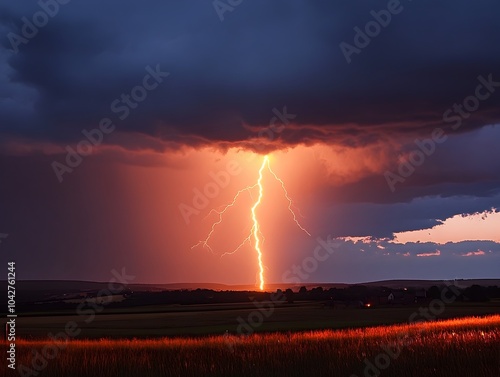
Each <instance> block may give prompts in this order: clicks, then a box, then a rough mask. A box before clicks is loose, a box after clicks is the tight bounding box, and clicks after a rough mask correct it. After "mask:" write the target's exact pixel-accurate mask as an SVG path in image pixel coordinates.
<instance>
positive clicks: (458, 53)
mask: <svg viewBox="0 0 500 377" xmlns="http://www.w3.org/2000/svg"><path fill="white" fill-rule="evenodd" d="M402 6H403V11H401V12H400V13H399V14H396V15H393V16H392V18H393V19H392V21H391V22H390V23H389V25H388V26H387V27H386V28H384V29H383V30H382V31H381V33H380V35H378V36H377V37H376V38H374V39H373V40H372V41H371V42H370V44H369V45H368V46H367V47H366V48H364V49H362V51H361V53H360V54H359V55H356V54H355V55H352V63H351V64H347V62H346V59H345V57H344V55H343V54H342V51H341V49H340V48H339V44H340V43H341V42H347V43H350V44H353V39H354V35H355V32H354V30H353V28H354V27H355V26H359V27H360V28H363V27H364V25H365V24H366V23H367V22H368V21H370V20H372V16H371V15H370V11H371V10H375V11H379V10H381V9H385V8H386V7H387V2H385V1H383V2H377V3H376V4H375V3H373V2H340V1H339V2H322V3H319V2H306V1H298V0H295V1H285V0H281V1H275V2H272V3H270V2H267V1H251V2H250V1H248V2H244V3H242V4H241V5H239V6H238V7H237V8H236V9H234V10H233V12H230V13H229V12H228V13H226V14H225V15H224V18H225V19H224V22H221V21H220V19H219V17H218V16H217V13H216V11H215V10H214V7H213V6H212V3H211V2H209V1H207V2H182V3H180V2H165V1H151V2H148V3H147V4H143V3H138V2H131V1H130V2H126V3H124V2H123V1H109V2H106V3H101V2H97V1H90V2H89V1H87V2H78V1H72V2H70V3H68V4H67V5H64V6H61V8H60V11H59V13H58V14H57V15H56V16H55V17H54V18H53V19H51V20H50V21H49V23H48V24H47V26H45V27H43V28H41V29H40V31H39V33H38V34H37V35H36V36H35V37H34V38H33V39H32V40H30V41H29V43H27V44H26V45H24V44H21V45H20V46H19V50H20V51H19V53H17V54H12V55H8V54H3V55H1V56H2V58H3V59H2V65H3V66H2V69H1V70H0V72H2V73H3V74H4V77H3V78H2V83H6V84H7V83H8V85H10V86H11V87H12V88H14V86H15V88H16V91H17V94H16V95H15V96H16V98H17V99H22V100H21V101H20V102H19V101H18V104H17V105H16V106H14V107H12V106H7V104H6V102H5V100H4V101H2V103H1V104H0V116H1V119H2V124H1V125H0V127H1V131H2V132H3V133H4V134H15V135H20V136H25V137H30V138H40V139H51V140H64V141H67V140H77V139H79V138H81V130H82V129H83V128H89V127H95V126H96V125H97V122H98V121H99V120H100V119H101V118H102V117H105V116H110V115H111V116H113V115H114V114H112V113H111V112H110V103H111V102H112V101H113V100H114V99H116V98H118V97H119V96H120V95H121V93H128V92H129V91H130V89H131V88H133V87H134V86H135V85H137V84H138V83H140V81H141V79H142V77H143V76H144V67H146V66H147V65H152V66H154V65H156V64H160V66H161V67H162V68H163V69H164V70H167V71H169V72H170V73H171V76H170V77H169V78H168V80H167V81H166V82H165V83H164V84H162V85H161V87H159V88H158V89H157V90H156V91H155V92H154V93H150V95H149V96H148V98H147V100H146V101H144V102H143V103H141V104H140V106H139V107H138V108H137V109H135V110H134V111H133V112H132V115H131V116H130V117H128V118H127V119H126V120H124V121H123V122H121V123H120V124H119V127H120V130H121V131H134V132H139V133H145V134H150V135H154V136H157V135H162V137H163V138H164V139H167V140H179V141H181V142H185V143H193V144H200V143H204V142H206V143H210V142H211V141H241V140H245V139H246V138H247V137H248V136H249V131H248V129H246V128H244V127H243V125H245V124H246V125H257V126H266V125H267V124H268V123H269V119H270V117H271V116H272V113H271V110H272V108H274V107H278V108H280V107H281V106H284V105H286V106H287V107H288V109H289V110H290V111H291V112H293V113H294V114H298V116H297V118H296V120H295V121H294V122H295V123H296V125H302V126H314V127H322V128H324V129H326V128H330V130H329V131H328V133H326V134H325V133H323V132H318V128H314V127H311V128H309V127H305V128H302V129H301V128H300V127H298V128H295V129H294V128H292V127H290V129H288V130H285V131H284V132H283V133H282V134H281V138H282V139H283V140H284V142H285V143H292V144H294V143H300V142H304V141H307V142H314V141H316V140H324V139H327V140H328V141H329V142H337V143H339V142H340V143H346V144H356V143H359V144H364V143H370V142H372V141H374V140H376V139H377V138H378V136H379V135H380V133H383V132H384V131H386V132H391V133H393V134H396V135H397V134H399V133H408V132H418V131H422V129H431V128H433V127H435V126H436V125H439V124H440V123H441V119H442V114H443V112H444V111H445V110H446V109H447V108H449V107H450V106H451V105H452V104H453V103H454V102H459V101H462V99H463V98H465V97H466V96H468V95H471V94H474V89H475V87H476V85H477V77H478V76H479V75H483V76H485V77H486V76H487V75H488V74H490V73H491V74H492V77H493V78H494V79H496V80H497V81H500V68H499V67H500V64H499V63H500V52H499V49H498V42H499V38H500V24H499V23H498V22H497V19H496V15H497V14H498V11H499V10H500V6H499V5H498V3H497V2H495V1H482V2H476V3H474V4H471V3H470V2H467V1H445V2H440V3H436V2H434V1H419V2H402ZM37 10H38V6H37V5H36V3H31V4H25V3H24V2H23V3H19V2H16V3H12V4H8V5H4V6H3V9H2V16H1V18H0V21H1V22H2V31H3V34H4V35H5V36H6V35H7V33H8V32H15V33H19V32H20V28H21V26H22V22H21V17H22V16H26V17H28V18H29V17H30V16H32V15H33V13H34V12H35V11H37ZM3 45H4V47H6V48H9V49H10V48H11V46H10V43H9V41H8V40H7V38H4V39H3ZM6 75H7V77H8V79H6V77H5V76H6ZM23 90H24V91H25V93H26V94H23V93H21V92H20V91H23ZM33 91H34V92H35V93H34V94H33ZM6 96H7V97H8V96H9V94H7V95H6V94H4V95H3V98H4V99H5V98H6ZM11 96H14V94H11ZM23 101H24V102H23ZM499 103H500V94H499V95H497V96H495V95H493V96H492V97H491V98H490V99H488V100H487V101H484V102H483V103H481V106H480V110H479V111H478V112H476V113H475V114H474V115H473V116H472V117H470V118H469V119H467V121H466V122H465V124H464V127H463V128H462V130H463V129H466V128H468V127H472V126H483V125H484V124H487V123H494V122H497V121H498V119H499V115H500V112H499V111H498V104H499ZM115 116H116V115H115ZM346 125H351V126H346ZM354 125H357V128H356V127H352V126H354ZM380 125H382V126H383V127H377V128H376V130H375V131H370V132H368V131H367V130H368V129H370V127H371V129H372V130H374V129H375V128H374V126H380ZM277 145H278V144H277Z"/></svg>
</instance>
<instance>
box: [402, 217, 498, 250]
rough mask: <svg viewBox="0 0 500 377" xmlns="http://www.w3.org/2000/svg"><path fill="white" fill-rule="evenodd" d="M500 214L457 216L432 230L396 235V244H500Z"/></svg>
mask: <svg viewBox="0 0 500 377" xmlns="http://www.w3.org/2000/svg"><path fill="white" fill-rule="evenodd" d="M499 225H500V212H496V211H485V212H482V213H475V214H470V215H465V216H464V215H455V216H453V217H450V218H448V219H446V220H444V221H443V222H442V223H441V224H439V225H436V226H434V227H432V228H430V229H421V230H414V231H409V232H400V233H395V234H394V243H402V244H406V243H412V242H434V243H437V244H441V245H443V244H446V243H448V242H455V243H456V242H462V241H493V242H497V243H498V242H500V233H499V232H498V228H499Z"/></svg>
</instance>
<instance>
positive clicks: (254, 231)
mask: <svg viewBox="0 0 500 377" xmlns="http://www.w3.org/2000/svg"><path fill="white" fill-rule="evenodd" d="M266 167H267V170H269V172H270V173H271V175H272V176H273V177H274V178H275V179H276V180H277V181H278V182H279V183H280V184H281V188H282V189H283V192H284V195H285V198H286V199H287V200H288V210H289V211H290V213H291V214H292V216H293V221H294V222H295V224H296V225H297V226H298V227H299V228H300V229H301V230H302V231H303V232H305V233H306V234H307V235H308V236H310V235H311V234H310V233H309V232H308V231H307V230H306V229H305V228H304V227H303V226H302V225H301V224H300V223H299V221H298V220H297V216H296V215H295V212H294V211H293V209H292V206H293V202H292V199H291V198H290V196H289V195H288V192H287V190H286V188H285V183H284V182H283V180H282V179H280V178H279V177H278V176H277V175H276V173H275V172H274V171H273V170H272V169H271V165H270V163H269V156H265V157H264V159H263V161H262V164H261V166H260V168H259V177H258V179H257V182H256V183H255V184H253V185H252V186H247V187H245V188H243V189H241V190H239V191H238V192H237V193H236V195H235V196H234V198H233V200H232V201H231V203H229V204H227V205H226V206H224V207H223V208H222V210H215V209H212V210H211V211H210V212H209V214H208V215H210V214H211V213H216V214H217V215H218V217H219V218H218V220H217V221H215V222H214V223H213V224H212V227H211V228H210V232H209V233H208V235H207V237H206V238H205V239H204V240H202V241H199V242H198V243H197V244H196V245H193V246H192V247H191V249H193V248H195V247H198V246H202V247H204V248H207V249H208V250H210V251H211V252H213V249H212V247H211V246H210V244H209V241H210V238H211V237H212V235H213V233H214V232H215V228H216V227H217V225H219V224H220V223H222V217H223V214H224V213H225V212H226V211H227V210H228V209H230V208H231V207H233V206H234V205H235V204H236V201H237V199H238V197H239V196H240V195H241V194H242V193H243V192H245V191H246V192H248V193H249V194H250V195H251V190H252V189H254V188H256V187H258V190H259V194H258V197H257V199H256V200H255V202H254V204H253V206H252V208H251V218H252V228H251V230H250V234H249V235H248V236H247V237H246V238H245V239H244V240H243V241H242V242H241V243H240V244H239V245H238V246H237V247H236V249H234V250H233V251H231V252H225V253H224V254H222V255H221V257H223V256H225V255H229V254H234V253H236V252H237V251H238V250H239V249H241V248H242V247H243V245H245V243H247V242H250V241H251V239H252V238H253V246H254V249H255V251H256V253H257V262H258V266H259V288H260V290H264V284H265V279H264V264H263V261H262V256H263V253H262V250H261V245H262V242H263V240H264V237H263V235H262V234H261V231H260V224H259V220H258V218H257V213H256V212H257V207H259V205H260V204H261V202H262V198H263V197H264V185H263V183H262V179H263V176H264V175H263V172H264V169H265V168H266ZM208 215H207V216H208Z"/></svg>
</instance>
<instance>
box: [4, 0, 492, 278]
mask: <svg viewBox="0 0 500 377" xmlns="http://www.w3.org/2000/svg"><path fill="white" fill-rule="evenodd" d="M499 11H500V5H499V4H498V2H496V1H493V0H491V1H487V0H484V1H479V2H474V3H471V2H468V1H464V0H459V1H456V0H455V1H451V0H447V1H441V2H435V1H431V0H428V1H425V0H420V1H408V0H402V1H401V2H399V1H397V0H391V1H388V2H387V1H380V2H368V1H330V2H319V1H306V0H302V1H299V0H287V1H285V0H277V1H263V0H255V1H254V0H252V1H247V0H243V1H226V0H221V1H213V2H212V1H205V2H195V1H183V2H174V1H149V2H147V3H140V2H133V1H117V0H116V1H106V2H98V1H93V0H92V1H85V2H83V1H77V0H72V1H67V0H66V1H62V0H61V1H60V2H56V1H55V0H53V1H50V0H47V1H46V2H44V1H40V2H39V3H36V2H29V3H28V2H9V3H8V4H6V3H5V2H4V3H2V4H0V38H1V47H0V214H1V216H0V233H1V234H3V236H0V237H2V238H0V241H1V244H0V249H2V250H0V255H1V261H7V260H11V259H15V260H16V262H17V264H18V266H17V272H18V274H19V278H21V279H22V278H24V279H78V280H99V281H106V280H107V279H109V278H110V277H111V275H110V271H111V269H113V268H116V269H118V268H121V267H126V269H127V271H130V272H131V273H132V274H134V275H135V276H136V279H137V282H145V283H153V282H155V283H168V282H218V283H227V284H236V283H237V284H253V283H255V281H256V257H255V250H254V249H253V248H252V243H251V242H247V243H246V244H244V245H243V247H242V248H241V249H239V250H238V252H237V253H234V254H231V255H225V256H223V257H221V255H222V254H224V253H226V252H231V251H232V250H234V249H235V248H236V247H237V246H238V245H239V244H240V242H241V241H242V240H244V239H245V237H247V235H248V233H249V231H250V230H251V227H252V224H251V221H250V217H249V215H250V208H251V207H252V204H253V202H254V200H255V198H256V196H257V194H258V192H257V191H256V190H255V189H252V190H249V191H246V192H244V193H243V194H241V196H240V197H238V201H237V203H236V205H235V206H234V207H231V208H230V211H228V212H227V214H225V215H227V216H224V222H222V223H221V224H219V225H217V227H216V232H214V237H213V239H211V248H210V249H209V248H207V247H195V248H191V246H192V245H196V243H197V242H198V241H199V240H201V239H204V238H205V237H206V235H207V234H208V233H209V232H210V230H211V225H212V223H213V222H215V221H217V220H218V215H217V214H216V213H214V212H213V211H211V209H216V210H220V209H221V208H224V207H223V206H224V205H226V204H228V203H231V201H232V200H233V197H234V195H235V194H236V193H237V192H238V190H240V189H242V188H244V187H246V186H248V185H250V186H251V185H254V184H255V182H256V180H257V178H258V170H259V167H260V165H261V161H262V159H263V157H264V155H269V156H270V163H271V166H272V169H273V171H274V172H275V173H276V174H277V175H278V176H279V177H280V178H281V179H282V180H283V182H284V183H285V185H286V188H287V190H288V194H289V196H290V198H292V199H293V201H294V206H293V207H292V208H293V209H295V211H296V213H297V216H298V218H299V221H300V224H301V225H303V226H304V228H306V229H307V230H308V231H309V233H310V234H311V236H308V235H307V234H305V232H303V231H301V230H300V228H298V227H297V226H296V224H294V222H293V217H292V214H291V213H290V212H289V211H288V209H287V206H288V202H287V201H286V198H285V197H284V196H283V192H282V191H281V190H282V188H281V186H280V185H279V183H278V182H277V181H276V180H274V179H273V177H272V176H271V174H270V173H269V172H267V173H266V172H265V174H264V177H263V183H264V186H265V192H264V196H263V202H262V205H261V206H259V209H258V211H257V215H258V218H259V219H260V221H261V227H260V231H261V233H262V236H263V237H264V238H265V241H264V243H263V250H264V265H265V275H266V280H267V281H269V282H274V283H280V282H286V281H285V280H286V278H285V277H284V276H285V275H286V274H287V271H290V270H291V269H293V267H294V266H299V267H300V266H302V267H304V261H305V260H309V261H310V260H311V259H307V258H311V257H314V250H315V248H316V247H317V245H318V242H319V241H318V238H320V239H321V240H327V239H329V240H332V243H333V241H335V245H336V249H335V251H334V252H333V253H332V254H331V255H329V258H327V259H326V260H324V261H317V266H316V265H315V266H314V268H312V267H311V266H310V265H309V267H306V269H309V270H311V271H310V272H309V273H307V274H303V275H302V276H299V278H298V279H299V280H300V281H301V282H304V283H306V282H308V283H311V282H363V281H371V280H381V279H392V278H408V279H427V278H433V279H450V278H500V275H499V272H498V271H499V270H498V266H499V262H500V238H499V234H500V233H499V228H500V216H499V212H498V209H499V208H500V148H498V142H499V141H500V125H499V124H500V49H499V45H500V23H499V22H498V14H499ZM207 185H208V187H209V188H208V189H207ZM211 189H212V191H210V190H211ZM206 190H208V195H207V191H206ZM214 190H215V191H214ZM200 193H201V194H200ZM299 212H300V213H299ZM306 265H307V263H306ZM306 275H307V277H306Z"/></svg>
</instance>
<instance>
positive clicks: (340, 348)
mask: <svg viewBox="0 0 500 377" xmlns="http://www.w3.org/2000/svg"><path fill="white" fill-rule="evenodd" d="M4 345H5V344H4ZM37 352H38V353H37ZM43 355H45V357H43ZM0 364H4V365H2V366H1V367H0V368H2V369H4V370H5V369H6V365H5V358H2V359H1V361H0ZM17 364H18V368H19V367H20V366H21V365H23V367H22V368H23V369H22V370H21V375H23V376H29V375H33V376H35V375H40V376H54V377H59V376H61V377H63V376H64V377H66V376H73V377H80V376H102V377H107V376H123V377H127V376H131V377H132V376H134V377H135V376H197V377H198V376H241V377H245V376H301V377H302V376H346V377H354V376H377V375H382V376H394V377H396V376H397V377H410V376H426V377H427V376H442V377H445V376H446V377H447V376H450V377H451V376H453V377H456V376H492V377H493V376H498V375H500V315H490V316H485V317H466V318H460V319H451V320H443V321H432V322H421V323H416V324H410V325H407V324H404V325H391V326H381V327H370V328H363V329H344V330H317V331H302V332H295V333H291V332H281V333H266V334H253V335H249V336H235V335H230V334H226V335H219V336H209V337H191V338H186V337H183V338H178V337H175V338H166V337H164V338H156V339H97V340H90V339H87V340H70V341H67V342H61V341H54V340H22V339H21V340H18V341H17Z"/></svg>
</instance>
